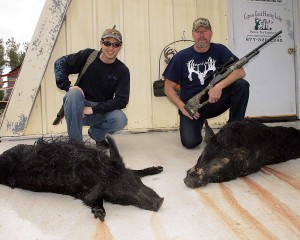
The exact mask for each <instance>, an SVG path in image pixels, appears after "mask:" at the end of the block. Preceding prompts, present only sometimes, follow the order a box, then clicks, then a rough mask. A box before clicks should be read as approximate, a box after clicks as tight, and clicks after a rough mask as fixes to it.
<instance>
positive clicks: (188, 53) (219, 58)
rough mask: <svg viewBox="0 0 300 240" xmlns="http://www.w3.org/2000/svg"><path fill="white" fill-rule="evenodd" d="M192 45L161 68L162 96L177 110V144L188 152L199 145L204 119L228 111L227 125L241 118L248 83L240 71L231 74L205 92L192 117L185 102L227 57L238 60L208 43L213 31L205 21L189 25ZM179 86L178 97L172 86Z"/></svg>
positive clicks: (246, 98) (242, 70)
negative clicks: (206, 97) (164, 95)
mask: <svg viewBox="0 0 300 240" xmlns="http://www.w3.org/2000/svg"><path fill="white" fill-rule="evenodd" d="M192 36H193V39H194V45H193V46H191V47H189V48H186V49H184V50H182V51H179V52H178V53H176V54H175V55H174V57H173V58H172V59H171V61H170V63H169V64H168V66H167V68H166V69H165V71H164V73H163V76H164V78H165V80H166V81H165V93H166V95H167V97H168V98H169V100H170V101H171V102H173V103H174V104H175V105H176V106H177V107H178V109H179V116H180V128H179V129H180V138H181V143H182V145H183V146H184V147H186V148H188V149H192V148H195V147H196V146H198V145H199V144H200V143H201V142H202V135H201V130H202V126H203V123H204V121H205V119H208V118H213V117H216V116H218V115H220V114H222V113H223V112H225V111H226V110H227V109H229V122H231V121H238V120H241V119H243V118H244V116H245V112H246V108H247V104H248V98H249V83H248V82H247V81H246V80H244V79H243V78H244V77H245V71H244V69H243V68H241V69H237V70H235V71H233V72H232V73H231V74H230V75H229V76H227V77H226V78H225V79H223V80H222V81H220V82H219V83H217V84H216V85H215V86H214V87H213V88H211V89H210V91H209V93H208V101H209V103H208V104H206V105H205V106H204V107H202V108H200V109H199V110H198V112H196V113H194V115H193V116H190V114H189V113H188V112H187V111H186V110H185V108H184V106H185V103H186V102H187V101H188V100H189V99H190V98H192V97H193V96H195V95H196V94H197V93H199V92H201V91H202V90H203V89H204V88H205V87H206V86H207V85H208V83H209V82H210V81H211V80H212V78H208V79H207V80H206V79H205V76H207V75H208V74H210V73H212V72H213V71H214V70H216V69H217V68H218V67H220V66H222V65H223V64H224V63H226V62H227V61H228V60H229V59H230V58H231V57H233V58H234V60H235V61H236V60H238V58H237V57H236V56H235V55H234V54H233V53H232V52H231V51H230V50H229V49H228V48H227V47H226V46H224V45H223V44H219V43H213V42H211V39H212V36H213V31H212V27H211V24H210V22H209V20H208V19H206V18H198V19H196V20H195V21H194V22H193V26H192ZM177 84H180V95H179V96H178V95H177V92H176V85H177Z"/></svg>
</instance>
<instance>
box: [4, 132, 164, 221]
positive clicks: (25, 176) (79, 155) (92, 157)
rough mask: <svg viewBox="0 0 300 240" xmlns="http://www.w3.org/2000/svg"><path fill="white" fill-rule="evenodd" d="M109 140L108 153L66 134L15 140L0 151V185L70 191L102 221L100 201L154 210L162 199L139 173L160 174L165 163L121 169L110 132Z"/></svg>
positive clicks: (71, 194) (70, 193) (68, 192)
mask: <svg viewBox="0 0 300 240" xmlns="http://www.w3.org/2000/svg"><path fill="white" fill-rule="evenodd" d="M107 140H108V142H109V145H110V156H108V155H107V154H106V153H105V152H103V151H101V150H99V149H97V148H96V147H93V146H91V145H88V144H85V145H83V144H79V143H75V142H71V141H68V140H67V139H65V138H59V139H52V140H48V141H46V140H44V139H39V140H38V141H36V143H35V144H34V145H24V144H20V145H17V146H15V147H13V148H11V149H9V150H7V151H5V152H4V153H3V154H1V155H0V184H4V185H7V186H10V187H11V188H15V187H17V188H22V189H26V190H31V191H36V192H53V193H59V194H65V195H70V196H73V197H74V198H78V199H81V200H82V201H83V202H84V204H86V205H87V206H89V207H90V208H91V209H92V212H93V213H94V217H95V218H99V219H100V220H102V221H104V217H105V210H104V208H103V200H106V201H109V202H112V203H116V204H121V205H134V206H137V207H139V208H142V209H147V210H152V211H158V210H159V208H160V207H161V205H162V203H163V200H164V199H163V198H161V197H159V196H158V195H157V194H156V193H155V192H154V191H153V190H152V189H150V188H148V187H147V186H145V185H144V184H143V183H142V182H141V180H140V177H143V176H146V175H153V174H157V173H160V172H161V171H162V170H163V168H162V167H160V166H159V167H150V168H146V169H142V170H130V169H128V168H125V165H124V163H123V160H122V158H121V156H120V154H119V151H118V149H117V146H116V144H115V142H114V140H113V139H112V138H111V137H109V136H108V137H107Z"/></svg>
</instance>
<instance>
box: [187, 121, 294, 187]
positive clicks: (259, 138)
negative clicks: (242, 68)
mask: <svg viewBox="0 0 300 240" xmlns="http://www.w3.org/2000/svg"><path fill="white" fill-rule="evenodd" d="M206 129H207V130H208V131H209V132H211V129H210V128H209V126H208V124H207V122H206ZM299 157H300V130H297V129H295V128H292V127H289V128H287V127H281V126H277V127H268V126H266V125H264V124H262V123H259V122H256V121H251V120H242V121H239V122H231V123H227V124H226V125H225V126H224V127H223V128H221V130H220V131H219V132H218V133H217V134H216V135H214V136H212V137H211V138H210V139H209V140H208V142H207V145H206V147H205V148H204V150H203V152H202V154H201V156H200V157H199V159H198V161H197V164H196V165H195V166H194V167H193V168H191V169H190V170H188V171H187V175H186V177H185V179H184V182H185V184H186V185H187V186H188V187H190V188H196V187H201V186H205V185H206V184H208V183H210V182H211V183H218V182H225V181H229V180H232V179H235V178H237V177H241V176H246V175H248V174H251V173H255V172H257V171H259V170H260V169H261V167H262V166H264V165H270V164H276V163H280V162H285V161H288V160H290V159H296V158H299Z"/></svg>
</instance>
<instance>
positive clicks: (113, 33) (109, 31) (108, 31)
mask: <svg viewBox="0 0 300 240" xmlns="http://www.w3.org/2000/svg"><path fill="white" fill-rule="evenodd" d="M110 37H111V38H115V39H117V40H118V41H119V42H122V34H121V33H120V32H119V31H118V30H117V29H115V28H110V29H106V30H105V31H104V33H103V34H102V37H101V39H102V40H103V39H105V38H110Z"/></svg>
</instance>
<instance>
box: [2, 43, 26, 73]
mask: <svg viewBox="0 0 300 240" xmlns="http://www.w3.org/2000/svg"><path fill="white" fill-rule="evenodd" d="M20 46H21V44H20V43H18V42H16V41H15V39H14V38H13V37H11V38H9V39H8V40H7V41H6V43H5V44H4V41H3V39H2V38H0V67H2V66H6V67H10V68H11V69H14V68H15V67H17V66H19V65H21V64H22V62H23V60H24V58H25V54H26V51H27V48H28V43H23V49H24V50H22V49H21V48H20Z"/></svg>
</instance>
